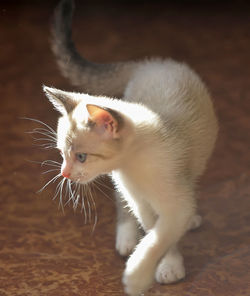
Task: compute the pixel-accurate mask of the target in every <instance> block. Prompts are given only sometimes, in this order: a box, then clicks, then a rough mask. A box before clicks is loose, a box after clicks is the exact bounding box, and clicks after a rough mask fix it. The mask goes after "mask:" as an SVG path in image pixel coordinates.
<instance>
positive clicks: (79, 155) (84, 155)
mask: <svg viewBox="0 0 250 296" xmlns="http://www.w3.org/2000/svg"><path fill="white" fill-rule="evenodd" d="M86 158H87V153H76V159H77V160H78V161H80V162H81V163H84V162H85V160H86Z"/></svg>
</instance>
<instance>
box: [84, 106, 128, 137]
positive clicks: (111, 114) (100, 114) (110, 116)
mask: <svg viewBox="0 0 250 296" xmlns="http://www.w3.org/2000/svg"><path fill="white" fill-rule="evenodd" d="M86 108H87V110H88V113H89V121H90V122H91V123H92V124H93V123H94V125H95V127H96V128H97V131H98V132H99V133H100V134H102V135H103V136H104V137H106V138H113V139H117V138H119V136H120V135H119V132H120V130H121V128H122V126H123V118H122V117H121V115H120V114H119V113H118V112H117V111H114V110H113V109H109V108H106V107H100V106H97V105H92V104H87V105H86Z"/></svg>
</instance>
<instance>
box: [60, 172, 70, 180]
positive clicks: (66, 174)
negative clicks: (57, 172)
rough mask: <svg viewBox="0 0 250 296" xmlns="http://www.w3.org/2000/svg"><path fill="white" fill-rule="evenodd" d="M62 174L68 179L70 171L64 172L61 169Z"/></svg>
mask: <svg viewBox="0 0 250 296" xmlns="http://www.w3.org/2000/svg"><path fill="white" fill-rule="evenodd" d="M62 176H63V177H64V178H67V179H69V177H70V173H68V172H65V171H62Z"/></svg>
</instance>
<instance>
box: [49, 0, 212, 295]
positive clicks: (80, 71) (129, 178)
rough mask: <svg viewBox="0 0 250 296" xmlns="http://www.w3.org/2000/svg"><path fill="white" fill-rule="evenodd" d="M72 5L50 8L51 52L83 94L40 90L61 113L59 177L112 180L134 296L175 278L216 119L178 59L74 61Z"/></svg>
mask: <svg viewBox="0 0 250 296" xmlns="http://www.w3.org/2000/svg"><path fill="white" fill-rule="evenodd" d="M73 6H74V5H73V2H72V1H70V0H63V1H61V2H60V3H59V5H58V7H57V9H56V11H55V18H54V25H53V30H52V33H53V40H52V49H53V52H54V53H55V55H56V57H57V62H58V65H59V67H60V69H61V71H62V73H63V75H64V76H66V77H67V78H69V79H70V80H71V82H72V84H73V85H74V86H78V87H81V89H83V91H84V93H77V92H67V91H63V90H59V89H55V88H52V87H46V86H44V91H45V93H46V95H47V97H48V98H49V100H50V101H51V102H52V104H53V105H54V107H55V108H56V109H57V110H58V111H59V112H60V113H61V117H60V118H59V121H58V129H57V148H58V149H59V150H60V152H61V154H62V156H63V163H62V166H61V174H62V176H63V177H64V178H67V179H70V180H72V181H75V182H78V183H82V184H86V183H89V182H91V181H92V180H94V179H95V178H96V177H98V176H100V175H103V174H110V175H111V176H112V179H113V181H114V184H115V187H116V189H117V193H116V195H117V196H116V198H117V211H118V214H117V229H116V249H117V251H118V252H119V253H120V254H121V255H122V256H127V255H130V256H129V257H128V260H127V262H126V267H125V271H124V274H123V279H122V281H123V284H124V289H125V292H126V293H127V294H128V295H133V296H135V295H140V294H141V293H143V292H145V291H147V289H149V287H150V286H151V285H152V284H153V281H154V279H156V281H157V282H159V283H165V284H166V283H173V282H176V281H179V280H181V279H183V278H184V277H185V268H184V264H183V257H182V255H181V253H180V251H179V249H178V242H179V241H180V239H181V238H182V237H183V235H184V234H185V233H186V232H187V231H188V230H189V229H193V228H196V227H198V226H199V225H200V224H201V217H200V216H199V215H198V214H197V209H196V198H195V197H196V183H197V180H198V177H199V176H201V175H202V173H203V172H204V170H205V167H206V163H207V161H208V159H209V157H210V155H211V153H212V151H213V148H214V145H215V141H216V137H217V133H218V124H217V118H216V115H215V112H214V107H213V103H212V101H211V98H210V95H209V93H208V91H207V88H206V86H205V85H204V83H203V82H202V80H201V79H200V78H199V76H198V75H197V74H196V73H195V72H194V71H193V70H192V69H191V68H190V67H189V66H187V65H186V64H185V63H179V62H176V61H174V60H172V59H165V60H164V59H150V60H142V61H138V62H134V61H132V62H124V63H111V64H95V63H92V62H90V61H88V60H86V59H84V58H83V57H81V56H80V55H79V53H78V52H77V50H76V49H75V46H74V44H73V41H72V39H71V21H72V14H73Z"/></svg>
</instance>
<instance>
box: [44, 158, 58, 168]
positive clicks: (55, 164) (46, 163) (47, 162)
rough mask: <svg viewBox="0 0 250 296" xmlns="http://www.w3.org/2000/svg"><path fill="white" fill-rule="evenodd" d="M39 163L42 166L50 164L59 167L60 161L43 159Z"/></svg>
mask: <svg viewBox="0 0 250 296" xmlns="http://www.w3.org/2000/svg"><path fill="white" fill-rule="evenodd" d="M40 164H41V167H43V166H44V165H48V166H52V167H58V168H60V167H61V163H60V162H58V161H54V160H50V159H48V160H45V161H43V162H41V163H40Z"/></svg>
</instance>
